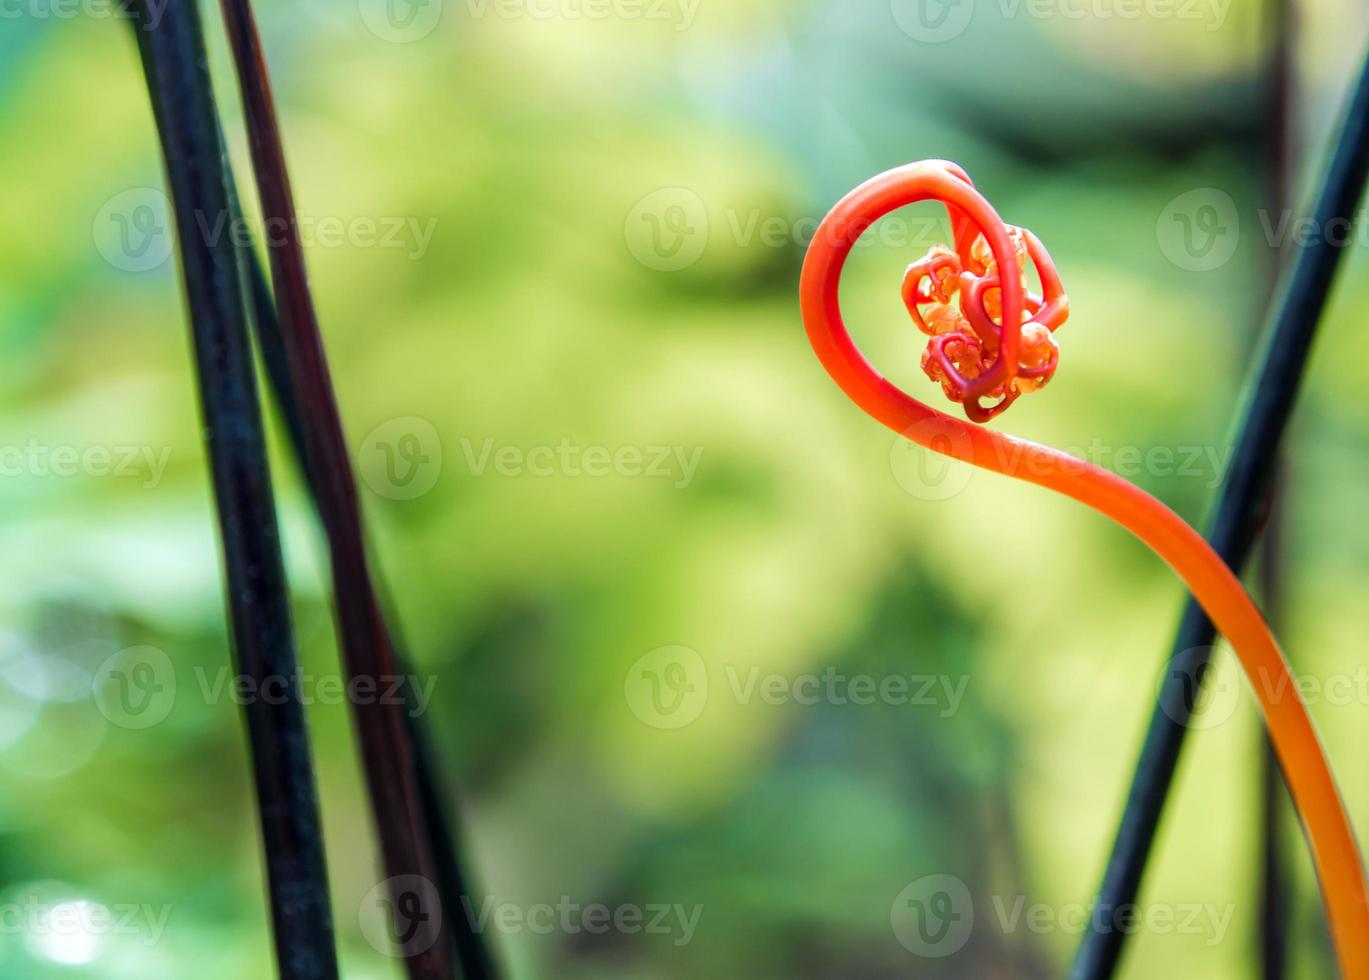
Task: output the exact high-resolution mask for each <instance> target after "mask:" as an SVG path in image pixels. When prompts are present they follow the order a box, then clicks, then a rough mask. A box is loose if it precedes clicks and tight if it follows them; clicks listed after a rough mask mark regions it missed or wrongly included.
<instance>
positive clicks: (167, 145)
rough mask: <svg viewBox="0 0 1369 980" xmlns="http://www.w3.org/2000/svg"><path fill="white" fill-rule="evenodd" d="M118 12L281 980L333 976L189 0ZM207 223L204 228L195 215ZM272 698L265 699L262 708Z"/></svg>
mask: <svg viewBox="0 0 1369 980" xmlns="http://www.w3.org/2000/svg"><path fill="white" fill-rule="evenodd" d="M148 10H149V8H147V7H146V6H145V5H144V4H143V3H142V2H141V0H135V2H134V3H133V5H132V6H131V8H130V12H131V14H132V17H133V20H134V26H135V28H136V29H137V32H138V37H139V47H140V49H141V52H142V56H143V64H144V70H145V72H146V74H147V78H148V85H149V88H150V89H151V91H152V97H153V105H154V112H155V115H156V121H157V128H158V131H159V133H160V136H161V142H162V151H163V155H164V157H165V162H166V170H167V179H168V183H169V185H170V189H171V198H172V204H173V210H174V212H175V217H176V226H177V229H178V232H179V234H178V241H179V247H180V255H181V271H182V275H183V277H184V282H185V291H186V301H187V304H188V306H189V312H190V321H191V327H192V333H193V337H194V346H195V357H196V363H197V366H198V377H199V388H200V404H201V411H202V413H203V417H204V430H205V433H206V441H207V445H208V451H209V459H210V466H211V470H212V474H213V485H214V500H215V503H216V505H217V510H218V516H219V530H220V537H221V541H222V546H223V561H224V572H225V577H226V580H227V596H226V599H227V606H228V613H229V621H230V626H231V631H232V639H233V648H234V651H235V654H236V657H237V664H238V670H239V671H240V672H241V673H242V674H243V675H244V676H246V677H249V678H251V679H252V681H253V682H255V684H256V685H257V688H256V689H258V690H264V689H269V688H267V687H266V685H267V683H268V682H271V683H274V684H279V683H280V682H281V681H282V680H283V681H284V684H283V687H284V689H285V690H286V691H288V695H287V696H286V697H284V698H272V699H256V700H253V701H251V702H250V703H248V704H246V705H245V706H244V709H243V710H244V715H245V717H246V721H247V730H248V737H249V742H250V748H251V756H252V768H253V777H254V781H255V786H256V796H257V806H258V811H259V814H260V821H261V833H262V841H263V847H264V850H265V856H266V868H267V883H268V890H269V893H270V903H271V922H272V931H273V936H274V940H275V949H276V961H277V967H278V970H279V973H280V976H281V977H282V978H284V980H336V977H337V975H338V967H337V955H336V952H335V949H334V944H333V924H332V917H331V913H330V911H329V906H328V876H327V870H326V865H325V860H324V852H323V839H322V831H321V825H320V818H319V809H318V799H317V792H316V788H315V784H314V771H313V764H312V760H311V757H310V752H309V741H308V732H307V728H306V724H305V716H304V710H303V707H302V705H301V704H300V701H299V682H298V678H299V666H298V662H297V659H296V654H295V639H294V632H293V627H292V624H291V619H290V604H289V597H288V593H287V587H286V580H285V570H284V566H283V562H282V559H281V550H280V540H279V533H278V529H277V524H276V511H275V502H274V499H273V496H272V488H271V473H270V469H269V468H268V465H267V458H266V445H265V438H264V435H263V428H262V418H261V412H260V407H259V405H258V402H257V389H256V377H255V374H254V369H253V362H252V349H251V341H250V339H249V336H248V332H247V318H246V311H245V307H244V295H243V285H242V281H241V279H240V277H239V274H238V258H237V255H236V250H235V247H234V245H233V243H232V242H231V241H230V240H229V236H219V237H218V239H217V240H213V239H212V238H211V236H207V235H205V234H204V233H203V230H202V229H203V228H204V227H213V224H214V219H215V216H223V215H227V214H228V211H229V200H228V187H227V183H226V180H225V173H224V166H223V146H222V143H221V140H220V138H219V132H218V127H217V124H216V119H217V116H216V112H215V106H214V98H213V93H212V90H211V88H210V80H209V74H208V69H207V66H206V57H205V50H204V42H203V37H202V33H201V25H200V19H199V11H198V9H197V7H196V4H195V3H194V2H193V0H186V2H177V3H168V4H165V5H164V7H163V8H162V9H161V11H160V12H159V14H158V15H157V16H155V17H153V16H149V13H148ZM206 223H207V224H206ZM269 702H276V703H269Z"/></svg>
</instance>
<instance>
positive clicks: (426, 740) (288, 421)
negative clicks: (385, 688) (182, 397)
mask: <svg viewBox="0 0 1369 980" xmlns="http://www.w3.org/2000/svg"><path fill="white" fill-rule="evenodd" d="M228 180H229V187H230V190H232V188H233V173H232V168H231V166H230V168H229V171H228ZM241 217H242V216H241V212H240V211H239V210H237V208H236V204H235V211H234V219H235V221H241ZM244 262H245V264H246V266H247V275H248V280H249V282H250V284H251V296H252V323H253V325H254V326H255V328H256V335H257V343H258V346H259V347H260V348H261V351H262V359H263V361H264V362H265V366H266V377H267V381H268V383H269V384H270V385H271V390H272V393H273V394H274V395H275V398H276V402H277V404H278V406H279V407H280V411H281V416H282V418H283V419H284V422H285V427H286V431H287V432H288V433H289V435H290V444H291V449H292V450H293V451H294V455H295V458H296V460H297V461H299V463H300V466H301V470H302V471H303V472H304V477H305V482H306V484H307V485H308V486H309V489H310V494H311V496H312V497H313V499H314V502H315V505H316V506H317V505H318V502H319V489H318V488H317V487H315V486H314V484H313V482H312V480H311V479H310V477H309V474H308V472H307V471H304V452H305V449H304V425H305V423H304V419H303V416H302V413H301V410H300V406H299V399H298V398H297V397H296V395H295V391H294V388H293V386H292V382H291V378H290V366H289V363H288V361H287V359H286V354H285V338H284V337H283V336H282V334H281V325H280V318H279V317H278V316H277V315H276V304H275V299H274V297H273V296H272V293H271V284H270V281H269V280H268V279H267V276H266V271H265V269H263V268H262V264H261V259H260V257H259V256H258V254H257V252H256V250H255V249H254V248H253V247H252V246H251V245H250V244H248V245H247V246H246V247H245V249H244ZM372 581H373V583H374V584H375V587H376V591H377V594H378V597H379V608H380V610H381V617H382V620H383V622H384V623H385V624H386V629H387V635H388V636H389V638H390V645H391V648H392V649H393V650H394V656H395V662H396V663H397V664H399V666H400V670H401V671H402V672H404V673H405V674H407V673H408V671H409V668H408V666H407V663H408V658H406V657H405V656H404V654H403V650H404V649H405V646H404V644H403V643H402V642H401V639H402V638H401V637H400V636H399V635H398V633H397V631H396V630H395V628H394V627H393V625H391V624H393V623H395V622H396V616H395V615H394V613H393V610H394V608H395V607H394V602H393V601H391V600H390V598H389V596H388V595H387V593H386V590H385V587H384V577H383V576H382V575H381V574H380V572H379V571H377V572H375V573H374V574H373V575H372ZM404 691H405V694H406V696H408V695H409V694H411V688H410V687H408V686H406V687H405V688H404ZM406 718H407V721H408V723H409V737H410V739H411V740H412V742H413V749H414V758H415V762H416V769H417V779H418V790H419V800H420V803H421V805H422V809H423V817H424V825H425V827H426V828H427V831H428V844H429V846H430V847H431V849H432V855H433V861H434V865H435V872H436V881H435V884H436V886H437V893H438V897H439V899H440V901H441V904H442V908H443V909H444V910H449V911H448V912H447V914H449V915H451V916H452V917H453V921H452V940H453V943H454V945H455V948H456V957H457V961H458V963H459V964H460V966H461V975H462V976H463V977H465V978H466V980H498V977H499V972H498V968H497V966H496V964H495V961H494V957H493V954H492V952H491V950H490V949H489V946H488V944H487V942H486V941H485V938H484V936H483V934H482V933H481V932H480V931H478V930H477V929H476V924H475V920H474V917H473V914H472V910H473V909H475V908H476V907H478V905H479V902H478V901H477V900H476V899H477V896H476V893H475V892H474V890H473V889H472V887H471V885H470V883H469V882H470V879H469V876H468V875H467V873H466V872H465V871H463V867H464V864H465V862H464V861H463V859H462V857H461V848H460V842H461V840H462V839H463V836H464V835H463V834H462V833H461V829H460V827H459V825H458V822H457V819H456V815H455V812H454V810H453V808H452V807H451V806H449V805H448V802H447V795H448V794H447V793H446V791H444V789H443V786H442V779H441V775H440V774H441V763H440V760H439V757H438V754H437V750H436V748H435V747H434V746H433V745H432V740H431V738H430V737H429V734H428V730H427V726H426V725H425V724H424V720H423V718H422V717H421V716H420V715H419V714H418V713H417V710H416V709H414V710H411V711H410V712H409V713H408V715H407V716H406ZM458 913H459V914H458Z"/></svg>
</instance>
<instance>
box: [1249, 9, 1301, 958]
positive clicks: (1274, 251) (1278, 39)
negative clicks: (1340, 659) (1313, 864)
mask: <svg viewBox="0 0 1369 980" xmlns="http://www.w3.org/2000/svg"><path fill="white" fill-rule="evenodd" d="M1265 9H1266V11H1267V17H1266V22H1267V28H1266V30H1265V36H1266V38H1267V39H1268V43H1269V48H1270V57H1269V70H1268V72H1267V84H1266V92H1265V98H1264V100H1263V101H1264V129H1265V155H1266V160H1265V199H1266V200H1267V201H1268V202H1269V208H1270V210H1271V211H1272V212H1273V213H1274V214H1275V215H1279V216H1282V215H1283V214H1284V213H1285V212H1286V211H1287V209H1288V208H1290V207H1291V206H1292V193H1291V187H1292V172H1293V151H1292V147H1293V72H1294V64H1293V31H1294V28H1295V24H1294V14H1293V0H1268V3H1267V4H1266V5H1265ZM1276 220H1277V219H1276ZM1283 253H1284V250H1283V249H1282V248H1279V247H1278V246H1277V245H1274V244H1271V245H1270V246H1269V254H1268V261H1267V265H1266V268H1267V270H1268V272H1269V281H1270V282H1276V281H1277V279H1278V275H1279V273H1280V272H1281V271H1282V269H1283V263H1284V260H1285V258H1286V257H1285V255H1284V254H1283ZM1271 298H1272V297H1271ZM1267 300H1268V298H1267V299H1266V301H1267ZM1287 456H1288V450H1286V449H1285V450H1284V451H1283V452H1282V453H1280V457H1281V458H1280V460H1279V463H1278V465H1277V471H1278V472H1277V473H1276V475H1275V477H1274V480H1275V484H1276V485H1277V484H1278V483H1281V482H1283V476H1282V475H1283V474H1286V472H1287ZM1282 498H1283V495H1282V494H1280V493H1277V492H1276V493H1275V494H1274V500H1273V506H1272V507H1271V508H1270V514H1269V524H1268V526H1267V527H1266V528H1265V532H1264V538H1263V540H1262V542H1261V548H1260V597H1261V599H1262V602H1263V607H1264V614H1265V616H1266V617H1267V618H1268V619H1269V622H1270V625H1271V626H1273V627H1274V629H1275V631H1277V630H1278V627H1279V622H1280V620H1281V618H1282V617H1281V612H1282V607H1283V574H1282V573H1283V562H1284V543H1285V542H1284V507H1285V503H1284V500H1283V499H1282ZM1257 751H1258V753H1259V760H1260V789H1259V794H1260V795H1259V807H1260V813H1259V821H1260V857H1259V860H1260V869H1261V880H1260V886H1261V890H1260V902H1259V912H1258V918H1257V920H1256V922H1255V927H1256V928H1255V933H1256V935H1257V936H1259V957H1260V973H1261V976H1262V978H1263V980H1284V975H1285V973H1286V967H1287V957H1288V905H1289V884H1290V883H1289V881H1288V878H1287V875H1286V874H1285V873H1284V854H1283V837H1282V834H1281V831H1282V829H1283V823H1282V819H1281V817H1282V813H1283V810H1282V808H1283V805H1284V802H1283V796H1284V786H1283V775H1282V774H1281V773H1280V772H1279V760H1278V756H1277V754H1276V753H1275V751H1274V743H1273V740H1272V739H1271V738H1270V737H1269V733H1268V732H1266V731H1264V730H1263V729H1261V731H1260V734H1259V742H1258V750H1257Z"/></svg>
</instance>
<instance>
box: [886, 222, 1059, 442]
mask: <svg viewBox="0 0 1369 980" xmlns="http://www.w3.org/2000/svg"><path fill="white" fill-rule="evenodd" d="M1005 229H1006V231H1007V233H1008V240H1009V241H1010V242H1011V244H1012V247H1013V251H1014V253H1015V254H1016V259H1017V263H1016V268H1015V269H1014V270H1013V272H1012V274H1013V275H1016V276H1018V277H1019V281H1021V282H1022V283H1023V288H1024V289H1025V279H1026V267H1027V261H1028V260H1030V261H1031V262H1032V263H1033V265H1034V266H1035V267H1036V269H1037V271H1038V273H1039V274H1040V276H1041V282H1042V295H1040V296H1036V295H1032V294H1030V293H1028V294H1027V296H1026V303H1025V309H1024V310H1023V311H1022V322H1021V323H1020V324H1018V331H1019V336H1020V340H1019V342H1018V349H1017V357H1016V363H1015V364H1011V365H1008V366H1007V368H1006V370H1002V371H999V372H997V373H998V375H999V380H998V381H997V382H996V383H995V382H992V381H990V379H989V378H984V377H983V376H984V375H986V374H988V373H989V372H990V370H991V369H994V368H996V367H997V365H998V359H999V353H1000V347H1001V338H1002V331H1003V291H1002V289H1001V287H1000V283H1001V279H1000V271H999V268H998V262H997V261H996V260H995V258H994V256H993V252H992V250H991V249H990V247H989V243H988V241H987V240H986V238H985V237H984V235H982V234H980V235H976V236H975V237H974V239H973V241H971V242H970V243H969V245H968V248H965V250H964V254H963V255H962V254H961V253H959V252H957V251H956V250H955V249H953V248H950V247H948V246H946V245H934V246H932V249H931V251H929V252H928V253H927V254H926V255H925V256H923V257H922V258H921V259H920V260H918V261H917V262H914V263H913V264H912V265H911V266H909V267H908V271H907V273H906V274H905V276H904V279H903V299H904V302H905V303H906V304H907V307H908V312H909V313H910V314H911V315H912V318H913V322H914V323H916V324H917V327H918V329H919V330H921V331H922V332H923V333H925V334H927V335H928V336H929V337H930V338H931V339H930V340H928V342H927V349H926V350H925V351H924V352H923V355H922V370H923V371H924V372H925V373H926V374H927V376H928V377H929V378H931V379H932V380H933V381H936V382H939V383H940V385H941V390H942V391H944V392H945V393H946V397H947V398H949V399H950V400H951V401H953V402H958V403H964V404H965V410H966V413H967V414H968V415H969V416H970V418H972V419H974V420H975V421H978V422H982V421H986V420H987V419H989V418H992V417H993V416H994V415H997V414H998V413H999V412H1001V411H1003V410H1004V409H1005V408H1007V407H1008V406H1009V405H1010V404H1012V402H1013V401H1014V400H1016V398H1017V397H1018V396H1019V395H1021V394H1024V393H1026V392H1031V391H1036V390H1037V389H1038V388H1041V387H1042V386H1044V385H1045V384H1046V382H1048V381H1050V379H1051V377H1052V376H1053V375H1054V374H1055V368H1056V366H1057V364H1058V363H1059V361H1060V348H1059V346H1058V345H1057V344H1056V342H1055V338H1054V336H1053V335H1052V334H1053V332H1054V330H1055V329H1056V328H1057V327H1059V326H1060V325H1061V324H1062V323H1064V322H1065V318H1066V317H1067V316H1068V315H1069V301H1068V300H1067V299H1066V297H1065V295H1064V292H1063V290H1062V289H1061V286H1060V280H1059V276H1058V275H1057V274H1056V271H1055V266H1054V264H1053V263H1052V262H1051V259H1050V256H1049V255H1048V254H1047V253H1046V250H1045V247H1044V246H1042V245H1041V243H1040V241H1039V240H1038V239H1037V238H1036V236H1035V235H1033V234H1032V233H1031V232H1029V231H1027V230H1026V229H1023V228H1016V227H1014V226H1012V225H1006V226H1005ZM981 378H983V381H982V382H981V383H980V384H979V385H976V384H975V382H976V380H977V379H981ZM986 385H987V387H986ZM981 398H985V399H988V400H990V401H991V402H992V404H991V405H989V406H988V407H983V406H981V405H980V403H979V400H980V399H981Z"/></svg>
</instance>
